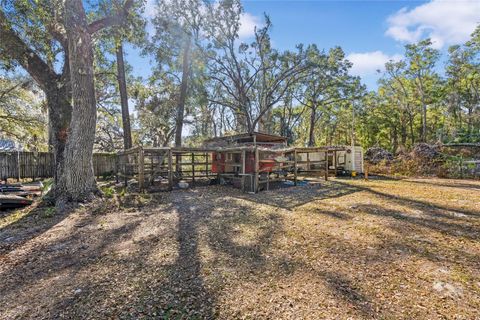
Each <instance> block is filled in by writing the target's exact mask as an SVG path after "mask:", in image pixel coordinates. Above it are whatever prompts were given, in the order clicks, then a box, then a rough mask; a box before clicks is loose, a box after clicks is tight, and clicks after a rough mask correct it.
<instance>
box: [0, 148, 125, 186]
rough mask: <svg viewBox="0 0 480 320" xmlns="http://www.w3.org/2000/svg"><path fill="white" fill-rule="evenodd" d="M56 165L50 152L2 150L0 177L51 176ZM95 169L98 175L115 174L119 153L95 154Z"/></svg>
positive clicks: (29, 177) (33, 177)
mask: <svg viewBox="0 0 480 320" xmlns="http://www.w3.org/2000/svg"><path fill="white" fill-rule="evenodd" d="M54 165H55V162H54V158H53V153H50V152H31V151H6V152H0V179H2V180H6V179H18V180H20V179H33V180H35V179H37V178H50V177H53V174H54ZM93 169H94V172H95V175H96V176H97V177H101V176H109V175H114V174H115V173H116V171H117V155H116V154H112V153H95V154H93Z"/></svg>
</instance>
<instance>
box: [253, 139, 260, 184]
mask: <svg viewBox="0 0 480 320" xmlns="http://www.w3.org/2000/svg"><path fill="white" fill-rule="evenodd" d="M259 170H260V164H259V153H258V147H255V183H254V190H253V191H254V192H255V193H257V192H258V189H259V188H258V186H259Z"/></svg>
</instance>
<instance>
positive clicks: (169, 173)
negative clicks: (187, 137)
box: [168, 148, 173, 190]
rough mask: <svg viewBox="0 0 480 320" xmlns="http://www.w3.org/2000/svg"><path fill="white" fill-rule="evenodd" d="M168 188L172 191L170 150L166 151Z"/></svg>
mask: <svg viewBox="0 0 480 320" xmlns="http://www.w3.org/2000/svg"><path fill="white" fill-rule="evenodd" d="M168 188H169V189H170V190H172V189H173V166H172V149H171V148H170V149H168Z"/></svg>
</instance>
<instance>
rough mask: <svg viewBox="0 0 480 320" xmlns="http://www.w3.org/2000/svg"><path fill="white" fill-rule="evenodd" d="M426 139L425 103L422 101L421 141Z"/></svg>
mask: <svg viewBox="0 0 480 320" xmlns="http://www.w3.org/2000/svg"><path fill="white" fill-rule="evenodd" d="M426 141H427V105H426V104H425V103H424V102H423V103H422V142H426Z"/></svg>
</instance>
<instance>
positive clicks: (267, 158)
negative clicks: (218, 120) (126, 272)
mask: <svg viewBox="0 0 480 320" xmlns="http://www.w3.org/2000/svg"><path fill="white" fill-rule="evenodd" d="M343 151H345V147H318V148H268V147H262V146H251V145H247V146H235V147H217V148H208V147H206V148H143V147H140V146H139V147H135V148H132V149H129V150H126V151H123V152H120V153H119V154H118V164H119V165H118V169H119V172H118V174H119V176H120V177H122V178H123V180H124V181H125V183H126V184H127V182H128V181H131V182H132V183H138V189H139V190H140V191H144V190H171V189H172V188H173V186H174V185H175V184H176V183H178V182H179V181H182V180H184V181H188V182H191V183H192V184H195V183H197V182H204V183H212V182H216V183H219V184H231V185H233V186H234V187H236V188H240V189H242V190H243V191H245V192H258V191H260V190H263V189H266V190H268V189H269V188H270V186H271V184H272V183H276V182H285V181H292V182H293V185H296V184H297V179H298V174H299V172H300V171H301V172H302V173H323V175H324V177H325V179H326V180H327V179H328V177H329V175H330V174H332V173H333V174H334V175H337V173H338V167H337V159H338V157H337V153H338V152H343ZM318 153H322V154H323V155H324V156H323V158H321V159H314V157H312V159H310V155H313V154H315V155H317V154H318ZM305 155H306V160H302V157H303V156H305Z"/></svg>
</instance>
